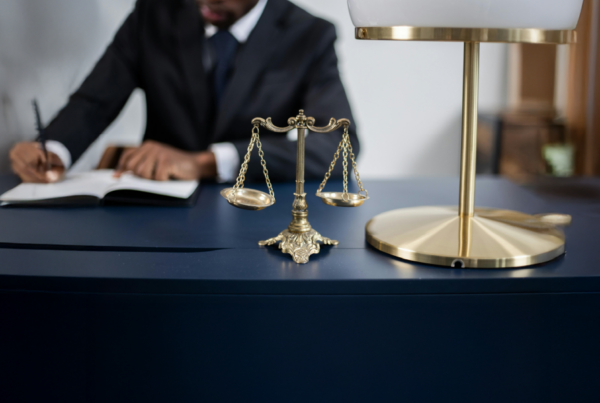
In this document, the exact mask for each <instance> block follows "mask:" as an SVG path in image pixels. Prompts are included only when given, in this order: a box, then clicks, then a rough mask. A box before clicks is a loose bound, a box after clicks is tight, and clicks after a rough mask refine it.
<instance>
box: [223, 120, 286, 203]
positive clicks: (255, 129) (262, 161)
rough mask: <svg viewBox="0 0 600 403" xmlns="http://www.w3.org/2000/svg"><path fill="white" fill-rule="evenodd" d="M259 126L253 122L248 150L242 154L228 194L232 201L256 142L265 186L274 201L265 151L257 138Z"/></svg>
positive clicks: (239, 186) (242, 184)
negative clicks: (237, 172) (235, 176)
mask: <svg viewBox="0 0 600 403" xmlns="http://www.w3.org/2000/svg"><path fill="white" fill-rule="evenodd" d="M259 132H260V129H259V126H258V124H255V125H254V127H253V128H252V138H251V139H250V144H248V151H247V152H246V155H245V156H244V162H243V163H242V166H241V167H240V173H239V175H238V177H237V179H236V181H235V185H234V186H233V188H232V190H231V193H230V194H229V195H230V196H233V201H235V200H236V198H237V192H236V191H237V190H239V189H242V188H243V187H244V182H245V181H246V172H247V171H248V162H250V155H251V154H252V150H253V149H254V144H255V143H256V147H257V148H258V155H259V156H260V164H261V165H262V167H263V173H264V175H265V180H266V181H267V187H268V188H269V194H270V195H271V197H272V198H273V203H274V202H275V192H274V191H273V186H272V185H271V180H270V179H269V171H268V170H267V162H266V161H265V153H264V151H263V150H262V144H261V142H260V138H259Z"/></svg>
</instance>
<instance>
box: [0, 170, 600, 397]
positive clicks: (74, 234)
mask: <svg viewBox="0 0 600 403" xmlns="http://www.w3.org/2000/svg"><path fill="white" fill-rule="evenodd" d="M15 183H16V181H15V179H14V178H12V177H7V176H5V177H0V192H3V191H4V190H6V189H8V188H10V187H11V186H12V185H14V184H15ZM337 185H339V184H335V183H331V184H330V185H328V188H331V189H333V188H335V187H336V186H337ZM365 185H366V187H367V188H368V189H369V194H370V195H371V196H372V199H371V200H370V201H369V202H368V203H366V204H365V205H364V206H363V207H361V208H358V209H336V208H333V207H330V206H326V205H324V204H322V203H321V202H320V201H319V200H318V199H317V198H313V197H309V199H308V202H309V211H310V213H309V220H310V222H311V224H312V225H313V227H314V228H315V229H317V230H318V231H320V232H321V233H322V234H323V235H325V236H328V237H331V238H334V239H337V240H339V241H340V245H339V246H338V247H323V248H322V252H321V254H319V255H317V256H312V257H311V260H310V262H309V263H308V264H307V265H302V266H298V265H296V264H294V263H293V262H292V260H291V259H290V258H289V256H288V255H283V254H281V252H279V250H277V249H276V248H274V247H270V248H260V247H258V246H257V244H256V242H257V241H258V240H260V239H266V238H269V237H271V236H275V235H276V234H277V233H279V231H281V230H282V229H284V228H285V227H286V226H287V224H288V223H289V221H290V209H291V204H292V195H291V193H292V191H293V186H292V185H291V184H278V185H276V186H275V192H276V196H277V204H276V205H275V206H273V207H271V208H269V209H266V210H263V211H260V212H249V211H244V210H238V209H234V208H233V207H230V206H229V205H228V204H227V203H226V202H225V200H223V199H222V198H221V197H220V196H219V195H218V192H219V190H220V189H221V188H222V186H219V185H206V186H204V187H203V189H202V193H201V195H200V199H199V201H198V204H197V205H196V206H195V207H193V208H150V207H148V208H136V207H103V208H51V209H40V208H3V209H0V325H1V328H0V346H1V348H2V354H1V355H0V364H1V365H0V401H7V402H17V401H42V400H43V401H48V400H59V399H60V401H61V402H71V401H73V402H82V401H92V402H96V401H97V402H104V401H110V402H121V401H123V402H133V401H135V402H137V401H144V402H153V401H157V402H166V401H168V402H188V401H189V402H250V401H251V402H254V401H257V402H270V401H273V402H321V401H322V402H332V401H335V402H337V401H344V402H388V401H389V402H397V401H407V402H413V401H414V402H429V401H432V402H439V401H461V402H482V401H485V402H506V401H510V402H565V401H569V402H580V401H581V402H588V401H589V402H597V401H600V388H599V387H597V386H596V384H597V379H598V376H599V375H600V347H598V346H599V342H598V340H600V325H599V323H600V322H599V319H600V310H599V308H600V263H598V258H597V251H598V250H599V249H600V248H599V246H600V242H599V237H598V235H599V230H598V228H599V226H600V206H599V204H598V203H597V202H595V201H580V200H577V199H574V200H567V199H556V198H552V197H550V198H545V199H542V198H540V197H538V196H536V195H535V194H534V193H532V192H530V191H528V190H526V189H523V188H520V187H517V186H516V185H513V184H511V183H509V182H507V181H504V180H498V179H492V178H482V179H480V180H478V188H477V200H476V201H477V205H480V206H491V207H499V208H507V209H516V210H520V211H525V212H529V213H541V212H553V211H557V212H562V213H569V214H572V215H573V219H574V221H573V225H572V226H571V227H570V228H568V229H567V230H566V232H567V254H566V255H565V256H563V257H560V258H558V259H556V260H554V261H552V262H549V263H546V264H543V265H539V266H535V267H531V268H525V269H519V270H492V271H488V270H468V269H446V268H440V267H435V266H427V265H421V264H413V263H410V262H407V261H402V260H400V259H396V258H392V257H389V256H387V255H385V254H382V253H380V252H378V251H376V250H374V249H372V248H370V247H369V246H367V245H366V244H365V242H364V225H365V223H366V222H367V221H368V220H369V219H370V218H371V217H372V216H374V215H376V214H378V213H380V212H383V211H387V210H390V209H393V208H400V207H409V206H417V205H424V204H432V205H440V204H448V205H452V204H455V203H456V200H457V198H458V180H457V179H452V178H448V179H421V180H402V181H387V182H384V181H381V182H377V181H371V182H366V183H365ZM317 186H318V184H317V183H309V184H307V192H308V194H309V195H311V194H314V191H315V190H316V188H317ZM590 186H596V187H597V188H598V189H600V181H597V182H596V181H592V183H591V185H590Z"/></svg>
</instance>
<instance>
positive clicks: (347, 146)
mask: <svg viewBox="0 0 600 403" xmlns="http://www.w3.org/2000/svg"><path fill="white" fill-rule="evenodd" d="M340 153H342V156H343V157H342V158H343V166H344V174H343V175H344V176H343V177H344V191H343V193H342V199H343V200H344V201H348V200H349V196H348V162H347V160H348V155H350V159H351V160H352V169H353V170H354V176H355V177H356V182H358V186H359V188H360V192H359V195H360V194H362V193H364V194H365V197H367V196H368V195H369V192H367V191H366V190H365V188H364V186H363V183H362V181H361V179H360V174H359V173H358V167H357V165H356V157H355V155H354V152H353V150H352V143H351V142H350V135H349V134H348V126H347V125H344V134H343V136H342V140H341V141H340V144H339V145H338V148H337V150H336V152H335V154H334V155H333V161H331V164H330V165H329V170H328V171H327V172H326V173H325V178H324V179H323V182H321V185H320V186H319V189H318V190H317V195H318V194H319V193H321V192H322V191H323V189H324V188H325V185H326V184H327V180H329V178H330V177H331V173H332V172H333V169H334V167H335V164H336V162H337V160H338V159H339V157H340Z"/></svg>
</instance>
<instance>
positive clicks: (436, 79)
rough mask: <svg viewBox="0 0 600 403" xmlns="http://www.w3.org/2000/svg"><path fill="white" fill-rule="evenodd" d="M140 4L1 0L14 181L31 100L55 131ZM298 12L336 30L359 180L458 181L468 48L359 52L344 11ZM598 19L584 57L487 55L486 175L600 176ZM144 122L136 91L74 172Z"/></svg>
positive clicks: (574, 49)
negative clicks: (356, 140) (358, 150)
mask: <svg viewBox="0 0 600 403" xmlns="http://www.w3.org/2000/svg"><path fill="white" fill-rule="evenodd" d="M134 3H135V1H134V0H85V1H82V0H44V1H39V0H0V99H1V102H0V172H6V171H8V170H9V163H8V150H9V149H10V147H11V146H12V145H13V144H14V143H16V142H18V141H22V140H32V139H34V138H35V136H36V134H35V133H36V132H35V126H34V119H33V116H32V115H33V113H32V110H31V100H32V99H33V98H37V99H38V101H39V103H40V107H41V112H42V116H43V119H44V121H45V122H48V121H49V120H50V119H51V118H52V117H53V116H54V115H55V114H56V113H57V112H58V111H59V109H60V108H61V107H62V106H63V105H64V104H65V102H66V101H67V98H68V96H69V95H70V94H71V93H72V92H73V91H74V90H75V89H76V88H77V87H78V86H79V84H80V83H81V82H82V81H83V79H84V78H85V76H86V75H87V73H88V72H89V71H90V69H91V68H92V66H93V64H94V62H95V61H96V60H97V59H98V58H99V56H100V55H101V54H102V52H103V50H104V48H105V47H106V45H107V44H108V43H109V42H110V41H111V39H112V36H113V35H114V33H115V31H116V29H117V28H118V27H119V25H120V24H121V23H122V22H123V20H124V19H125V17H126V16H127V14H128V13H129V12H130V11H131V10H132V8H133V5H134ZM294 3H296V4H298V5H299V6H301V7H303V8H305V9H306V10H308V11H309V12H311V13H312V14H314V15H317V16H321V17H323V18H326V19H328V20H329V21H332V22H333V23H335V25H336V26H337V32H338V38H339V39H338V42H337V53H338V57H339V59H340V70H341V74H342V79H343V81H344V84H345V86H346V90H347V92H348V96H349V99H350V102H351V104H352V107H353V112H354V116H355V119H356V123H357V125H358V128H359V136H360V137H361V139H362V145H363V148H362V149H363V151H362V154H361V157H360V161H359V164H360V171H361V175H362V176H363V177H364V178H370V179H375V178H392V177H407V176H448V175H458V173H459V158H460V126H461V124H460V122H461V107H462V105H461V102H462V57H463V54H462V48H463V45H462V43H435V42H421V43H418V42H383V41H372V42H367V41H357V40H355V39H354V27H353V25H352V22H351V21H350V16H349V14H348V10H347V5H346V0H327V1H323V0H295V1H294ZM599 16H600V8H599V4H598V1H597V0H586V3H585V5H584V11H583V14H582V17H581V19H580V23H579V26H578V39H579V42H578V44H577V45H561V46H550V45H505V44H482V45H481V76H480V98H479V107H480V132H479V150H478V172H479V173H487V174H503V175H507V176H510V177H512V178H515V179H522V178H528V177H532V176H534V177H535V176H563V177H564V176H571V175H598V174H600V116H596V113H595V111H596V110H597V106H596V104H597V102H598V100H599V99H600V80H597V79H596V77H597V73H598V72H600V70H599V68H598V66H599V63H598V55H597V53H598V52H597V51H598V45H599V44H598V36H599V30H598V22H599ZM598 78H599V79H600V77H598ZM144 121H145V116H144V96H143V93H142V92H141V91H138V92H136V93H134V94H133V95H132V97H131V99H130V100H129V103H128V104H127V106H126V108H125V109H124V111H123V112H122V113H121V115H120V117H119V118H118V119H117V121H115V122H114V124H113V125H112V126H110V127H109V129H108V130H107V131H106V132H105V133H104V135H103V136H102V137H101V138H100V139H99V140H98V141H97V142H96V144H95V145H94V147H92V148H91V149H90V150H88V152H87V153H86V154H85V156H84V158H82V159H81V160H80V161H79V162H78V163H77V164H76V166H75V167H74V168H73V169H77V170H87V169H91V168H93V167H95V166H96V164H97V163H98V160H99V159H100V157H101V155H102V152H103V151H104V148H105V147H106V145H108V144H113V143H119V144H136V143H139V141H140V139H141V135H142V132H143V125H144Z"/></svg>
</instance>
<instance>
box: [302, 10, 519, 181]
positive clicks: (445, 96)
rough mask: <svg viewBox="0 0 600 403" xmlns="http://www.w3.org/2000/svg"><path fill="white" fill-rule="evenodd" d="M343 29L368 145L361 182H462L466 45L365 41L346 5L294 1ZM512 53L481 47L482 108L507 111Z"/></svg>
mask: <svg viewBox="0 0 600 403" xmlns="http://www.w3.org/2000/svg"><path fill="white" fill-rule="evenodd" d="M293 1H294V3H296V4H298V5H299V6H301V7H303V8H305V9H306V10H308V11H310V12H311V13H312V14H314V15H317V16H320V17H323V18H325V19H328V20H329V21H332V22H334V23H335V24H336V26H337V33H338V43H337V52H338V57H339V59H340V70H341V73H342V79H343V80H344V83H345V86H346V91H347V92H348V96H349V98H350V102H351V104H352V108H353V113H354V118H355V119H356V121H357V122H356V123H357V125H358V128H359V135H360V136H361V140H362V143H361V144H362V145H363V148H362V154H361V158H360V161H359V170H360V172H361V176H363V177H365V178H385V177H399V176H425V175H458V173H459V159H460V126H461V124H460V120H461V107H462V106H461V105H462V60H463V59H462V58H463V45H462V44H461V43H436V42H387V41H359V40H356V39H354V26H353V25H352V22H351V21H350V15H349V13H348V8H347V6H346V0H293ZM506 63H507V50H506V46H505V45H501V44H482V45H481V68H480V69H481V74H480V95H479V105H480V110H481V111H496V110H498V109H502V108H503V107H504V106H505V104H506V90H505V87H506V85H505V81H506V80H505V77H506Z"/></svg>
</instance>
